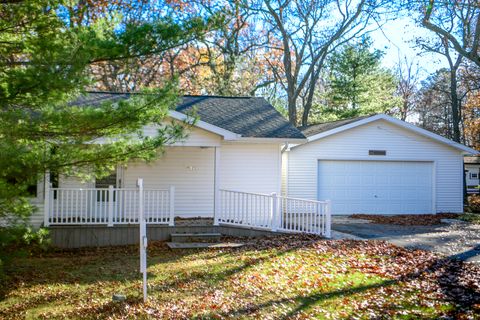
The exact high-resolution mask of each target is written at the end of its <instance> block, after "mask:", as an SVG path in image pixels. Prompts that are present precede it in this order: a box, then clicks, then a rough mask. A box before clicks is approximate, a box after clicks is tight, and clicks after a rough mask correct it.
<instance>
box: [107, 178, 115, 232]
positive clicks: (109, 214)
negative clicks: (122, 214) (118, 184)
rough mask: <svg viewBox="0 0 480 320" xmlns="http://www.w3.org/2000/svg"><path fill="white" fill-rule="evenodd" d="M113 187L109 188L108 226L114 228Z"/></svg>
mask: <svg viewBox="0 0 480 320" xmlns="http://www.w3.org/2000/svg"><path fill="white" fill-rule="evenodd" d="M113 193H114V191H113V186H108V226H109V227H113Z"/></svg>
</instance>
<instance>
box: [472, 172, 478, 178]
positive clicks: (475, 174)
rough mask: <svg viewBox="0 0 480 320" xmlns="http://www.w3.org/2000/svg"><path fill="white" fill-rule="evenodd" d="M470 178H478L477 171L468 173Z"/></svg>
mask: <svg viewBox="0 0 480 320" xmlns="http://www.w3.org/2000/svg"><path fill="white" fill-rule="evenodd" d="M470 179H478V173H473V172H472V173H470Z"/></svg>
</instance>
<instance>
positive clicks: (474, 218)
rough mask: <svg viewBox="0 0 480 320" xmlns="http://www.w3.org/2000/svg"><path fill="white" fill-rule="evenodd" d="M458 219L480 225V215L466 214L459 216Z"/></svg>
mask: <svg viewBox="0 0 480 320" xmlns="http://www.w3.org/2000/svg"><path fill="white" fill-rule="evenodd" d="M458 219H460V220H463V221H467V222H470V223H474V224H480V213H464V214H462V215H459V216H458Z"/></svg>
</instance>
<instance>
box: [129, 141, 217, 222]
mask: <svg viewBox="0 0 480 320" xmlns="http://www.w3.org/2000/svg"><path fill="white" fill-rule="evenodd" d="M165 151H166V152H165V153H164V154H163V155H162V156H160V158H159V159H158V160H156V161H153V162H150V163H144V162H142V163H134V164H130V165H129V166H128V167H127V168H126V169H125V170H124V173H123V186H124V187H127V188H134V187H135V186H136V182H137V179H138V178H143V184H144V187H145V188H160V189H167V188H169V187H170V186H175V216H181V217H198V216H209V217H212V216H213V195H214V155H215V153H214V151H215V149H214V148H199V147H168V148H166V150H165Z"/></svg>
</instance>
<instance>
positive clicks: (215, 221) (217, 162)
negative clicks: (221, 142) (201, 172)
mask: <svg viewBox="0 0 480 320" xmlns="http://www.w3.org/2000/svg"><path fill="white" fill-rule="evenodd" d="M214 188H215V190H214V194H213V198H214V204H213V207H214V209H213V210H214V212H213V225H215V226H218V221H219V218H220V147H215V167H214Z"/></svg>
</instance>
